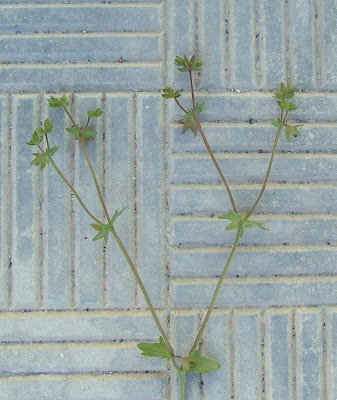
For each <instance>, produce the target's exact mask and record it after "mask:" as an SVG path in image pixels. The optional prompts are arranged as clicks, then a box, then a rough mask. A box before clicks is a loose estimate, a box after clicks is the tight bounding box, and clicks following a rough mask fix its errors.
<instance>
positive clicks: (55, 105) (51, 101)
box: [48, 94, 69, 108]
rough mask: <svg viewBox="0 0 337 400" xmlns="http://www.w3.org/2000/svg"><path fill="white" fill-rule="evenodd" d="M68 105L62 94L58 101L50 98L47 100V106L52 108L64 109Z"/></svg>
mask: <svg viewBox="0 0 337 400" xmlns="http://www.w3.org/2000/svg"><path fill="white" fill-rule="evenodd" d="M68 104H69V103H68V101H67V99H66V95H65V94H64V95H63V96H62V97H61V98H60V99H58V98H56V97H54V96H51V97H50V99H49V100H48V106H49V107H52V108H59V107H65V106H67V105H68Z"/></svg>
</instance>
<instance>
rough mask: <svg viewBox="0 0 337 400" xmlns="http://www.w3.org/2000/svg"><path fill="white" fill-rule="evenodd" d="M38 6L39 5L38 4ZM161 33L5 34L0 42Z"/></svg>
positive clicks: (151, 35)
mask: <svg viewBox="0 0 337 400" xmlns="http://www.w3.org/2000/svg"><path fill="white" fill-rule="evenodd" d="M39 5H40V4H39ZM0 8H1V6H0ZM162 33H163V31H150V32H136V31H135V32H134V31H127V32H125V31H123V32H122V31H114V32H86V33H83V31H77V32H46V33H35V32H34V33H29V32H25V33H6V34H4V35H1V36H0V40H3V39H18V40H20V39H46V40H49V39H51V38H59V39H63V38H77V37H83V38H84V37H86V38H87V37H89V38H104V37H108V38H111V37H122V38H124V37H130V38H142V37H159V36H160V35H161V34H162Z"/></svg>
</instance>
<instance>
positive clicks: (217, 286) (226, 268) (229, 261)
mask: <svg viewBox="0 0 337 400" xmlns="http://www.w3.org/2000/svg"><path fill="white" fill-rule="evenodd" d="M240 231H241V224H239V226H238V228H237V232H236V237H235V240H234V243H233V247H232V250H231V252H230V254H229V257H228V259H227V262H226V265H225V267H224V269H223V271H222V274H221V275H220V278H219V280H218V284H217V285H216V288H215V290H214V293H213V297H212V300H211V303H210V305H209V307H208V310H207V314H206V317H205V319H204V321H203V323H202V325H201V328H200V329H199V332H198V335H197V337H196V338H195V340H194V343H193V345H192V347H191V350H190V352H189V353H188V355H189V356H190V355H191V354H192V353H193V351H194V350H195V348H196V347H197V346H198V343H199V341H200V339H201V337H202V335H203V333H204V330H205V328H206V325H207V322H208V320H209V318H210V316H211V314H212V311H213V308H214V305H215V302H216V299H217V297H218V295H219V292H220V289H221V286H222V283H223V281H224V279H225V276H226V273H227V271H228V269H229V267H230V264H231V261H232V259H233V256H234V254H235V251H236V249H237V247H238V244H239V239H240Z"/></svg>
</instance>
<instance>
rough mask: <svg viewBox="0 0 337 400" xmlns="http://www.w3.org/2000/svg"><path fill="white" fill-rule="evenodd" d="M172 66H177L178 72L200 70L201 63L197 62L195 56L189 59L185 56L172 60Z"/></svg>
mask: <svg viewBox="0 0 337 400" xmlns="http://www.w3.org/2000/svg"><path fill="white" fill-rule="evenodd" d="M174 64H175V65H177V66H178V71H181V72H186V71H201V70H202V61H199V60H197V58H196V57H195V55H193V56H192V57H191V58H190V59H189V58H188V57H187V55H186V54H185V55H184V57H178V56H177V57H176V58H175V60H174Z"/></svg>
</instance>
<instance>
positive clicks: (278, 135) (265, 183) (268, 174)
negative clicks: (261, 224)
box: [245, 126, 282, 219]
mask: <svg viewBox="0 0 337 400" xmlns="http://www.w3.org/2000/svg"><path fill="white" fill-rule="evenodd" d="M281 130H282V126H280V127H279V128H278V130H277V133H276V136H275V140H274V145H273V150H272V153H271V157H270V161H269V165H268V169H267V173H266V176H265V178H264V181H263V185H262V188H261V191H260V194H259V195H258V197H257V199H256V200H255V203H254V204H253V205H252V207H251V208H250V210H249V211H248V213H247V215H246V217H245V219H248V218H249V217H250V215H252V213H253V212H254V210H255V208H256V206H257V205H258V204H259V202H260V200H261V198H262V196H263V193H264V191H265V189H266V186H267V183H268V180H269V176H270V172H271V168H272V166H273V161H274V157H275V153H276V148H277V144H278V141H279V139H280V135H281Z"/></svg>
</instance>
